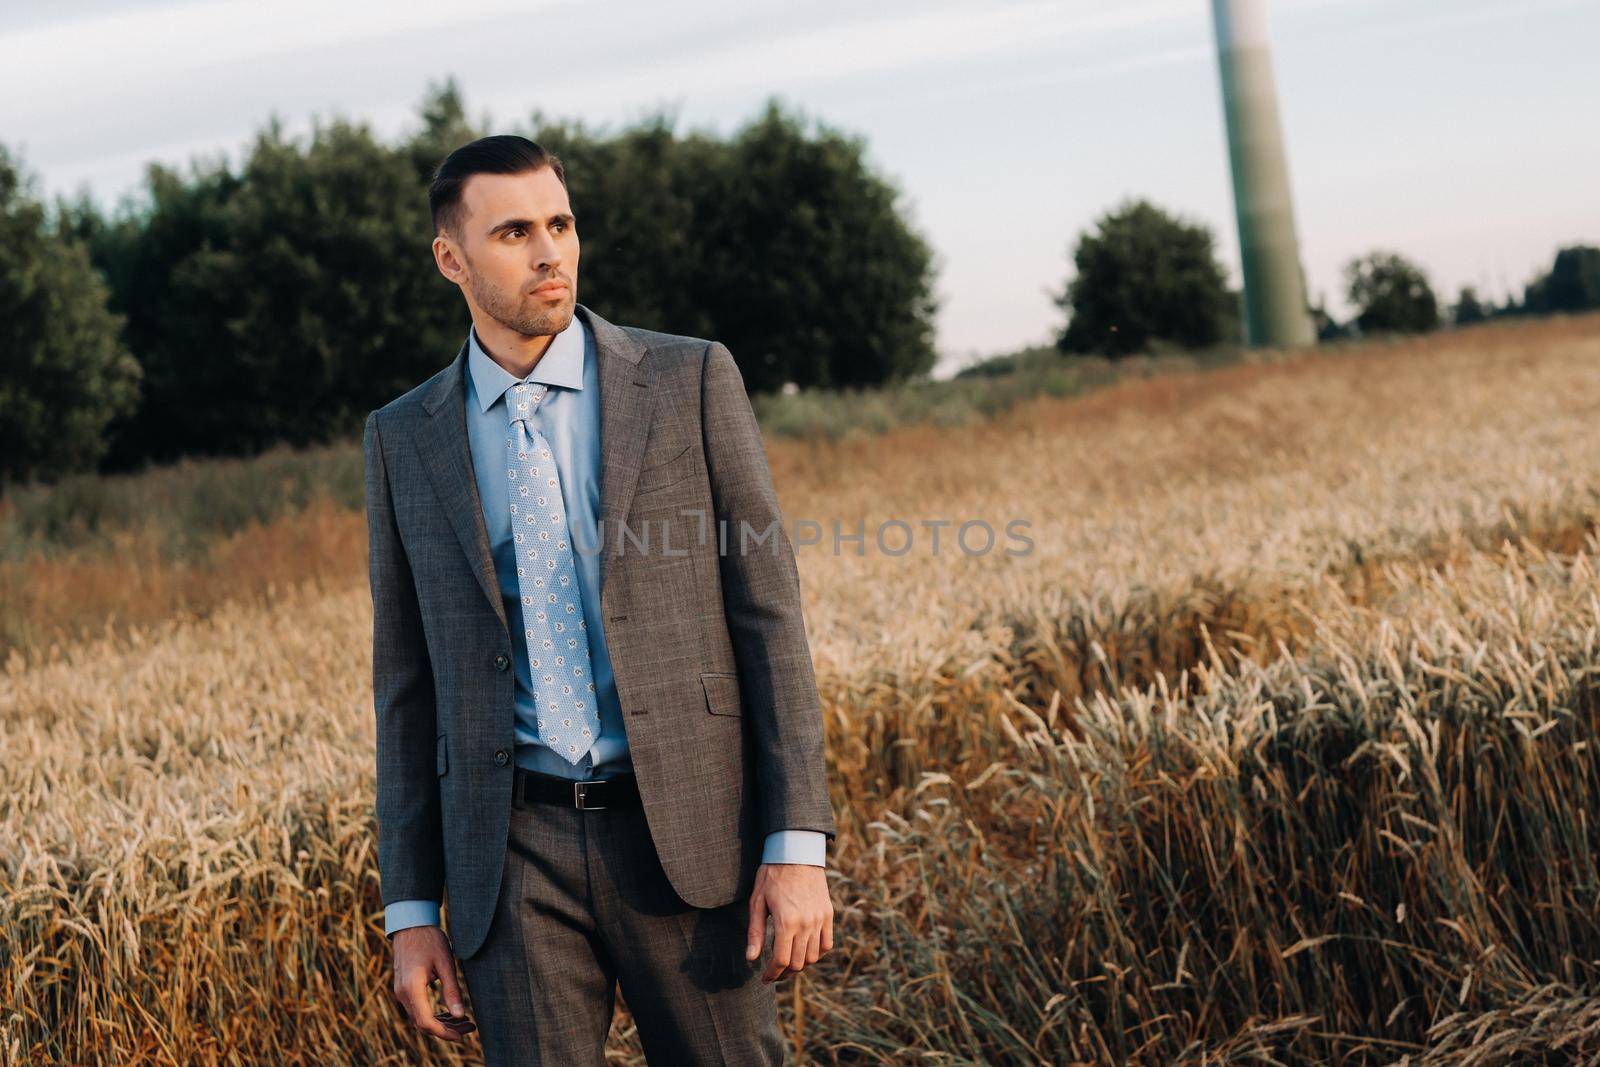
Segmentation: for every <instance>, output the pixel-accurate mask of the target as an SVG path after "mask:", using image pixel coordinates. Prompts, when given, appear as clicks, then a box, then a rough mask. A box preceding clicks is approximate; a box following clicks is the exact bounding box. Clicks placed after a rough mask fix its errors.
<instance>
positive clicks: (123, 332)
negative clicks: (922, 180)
mask: <svg viewBox="0 0 1600 1067" xmlns="http://www.w3.org/2000/svg"><path fill="white" fill-rule="evenodd" d="M419 117H420V120H421V121H420V123H419V128H418V129H416V131H415V132H414V133H411V134H410V135H408V136H406V137H405V138H404V139H402V140H401V141H400V142H399V143H397V144H389V143H384V142H382V141H380V140H379V139H378V138H376V137H375V136H374V135H373V134H372V132H371V131H370V129H369V128H368V127H367V125H366V124H365V123H356V122H349V121H346V120H343V119H339V120H335V121H332V122H329V123H324V122H322V121H321V120H317V121H316V122H315V123H314V128H313V131H312V133H311V134H310V137H309V141H308V142H307V143H300V141H298V140H296V139H291V138H288V137H286V136H285V134H284V131H283V128H282V123H281V122H280V121H279V120H278V119H277V118H274V119H273V120H272V121H271V122H270V123H269V124H268V125H267V127H266V128H265V129H263V130H261V131H260V132H259V133H258V134H257V136H256V137H255V139H254V143H253V146H252V148H251V149H250V151H249V152H248V153H247V155H246V158H245V159H244V160H243V162H242V164H241V165H240V167H239V168H238V169H237V170H235V169H232V168H230V167H229V166H228V165H227V164H226V162H223V161H207V160H195V161H191V163H190V165H189V173H187V174H181V173H179V172H177V171H175V170H173V169H170V168H168V167H165V166H162V165H159V164H152V165H150V166H149V167H148V169H147V173H146V183H145V186H146V187H145V189H144V190H143V195H142V196H141V197H137V198H125V199H124V201H123V202H122V203H121V204H120V205H118V207H117V208H116V210H115V211H114V212H113V213H111V214H107V213H105V212H102V211H101V209H100V208H99V207H98V206H97V205H96V204H95V203H94V202H93V201H92V199H91V198H90V197H89V196H88V195H87V193H83V194H80V196H79V197H77V198H76V199H73V200H65V199H58V200H57V202H56V204H55V206H54V209H53V210H47V209H46V208H45V207H44V205H42V204H41V203H40V201H39V199H38V197H36V196H35V195H34V194H33V191H32V188H31V184H32V183H31V180H30V179H29V178H28V177H27V176H25V175H24V174H23V173H22V170H21V166H20V163H19V161H18V160H17V159H16V158H15V157H14V156H13V155H12V154H11V153H9V152H7V151H6V150H5V148H4V147H3V146H0V238H3V240H4V248H5V257H4V261H3V262H0V351H3V352H4V354H5V355H4V365H3V368H0V488H3V486H4V484H5V482H7V481H12V482H15V481H22V480H32V479H38V480H53V479H54V478H55V477H56V476H59V475H60V474H63V473H67V472H70V471H82V470H86V469H87V470H93V469H98V470H101V471H110V470H124V469H129V468H133V467H137V466H140V465H142V464H144V463H146V462H149V461H163V460H169V459H172V458H175V457H177V456H180V455H241V454H252V453H255V452H258V451H260V450H261V449H263V448H264V447H266V446H268V445H271V444H274V443H277V442H287V443H290V444H293V445H303V444H309V443H314V442H320V441H328V440H332V439H335V438H337V437H341V436H346V435H349V434H351V433H353V432H355V431H356V430H359V427H360V422H361V419H362V418H363V417H364V416H365V414H366V412H367V411H369V410H371V409H372V408H374V407H377V406H379V405H381V404H383V403H386V402H387V401H388V400H390V399H392V398H393V397H394V396H396V395H398V394H399V393H401V392H404V391H405V390H406V389H408V388H410V387H411V386H413V385H415V384H417V383H418V382H420V381H422V380H423V379H424V378H426V377H428V376H429V375H431V374H432V373H433V372H434V371H436V370H438V369H439V367H441V366H443V365H444V363H445V362H447V361H448V360H449V359H450V358H451V357H453V356H454V354H455V352H456V350H457V348H458V347H459V345H460V343H461V341H462V339H463V338H464V336H465V333H466V328H467V318H466V310H465V305H464V304H463V303H462V301H461V297H460V294H459V293H458V292H457V291H456V289H455V288H454V286H452V285H450V284H449V283H448V282H447V281H446V280H445V279H444V278H442V277H441V276H440V275H439V273H438V271H437V269H436V268H435V266H434V263H433V257H432V254H431V252H430V251H429V244H430V243H431V241H432V239H433V231H432V228H431V224H430V220H429V218H428V207H427V185H428V182H429V180H430V179H431V177H432V172H433V169H434V167H435V166H437V164H438V163H439V161H440V160H441V159H442V158H443V157H444V156H445V155H446V154H448V153H449V152H450V151H451V150H452V149H454V148H455V147H457V146H459V145H461V144H464V143H466V142H468V141H471V140H473V139H475V138H477V137H480V136H482V135H483V134H484V133H486V132H488V123H487V119H485V120H483V121H480V122H478V123H474V122H471V121H469V120H468V118H467V115H466V112H465V109H464V107H463V104H462V100H461V97H460V94H459V91H458V90H457V87H456V85H455V83H454V81H453V80H451V81H448V82H446V83H445V84H444V85H443V86H439V87H430V88H429V90H428V92H427V94H426V97H425V99H424V102H423V104H422V106H421V107H420V109H419ZM673 125H674V122H673V120H672V119H671V118H669V117H667V116H666V115H664V114H657V115H656V116H654V117H651V118H647V119H645V120H643V121H641V122H639V123H637V124H635V125H634V126H632V127H629V128H626V129H623V130H621V131H618V132H615V133H606V132H600V131H594V130H590V129H587V128H585V127H584V126H583V125H582V124H581V123H568V122H556V121H551V120H547V119H546V118H545V117H544V116H543V115H541V114H540V113H539V112H537V111H536V112H534V113H533V116H532V119H531V121H530V123H529V124H528V125H527V126H525V127H522V128H520V129H517V128H514V131H515V132H520V133H523V134H524V135H525V136H528V137H531V138H533V139H534V140H536V141H538V142H539V143H540V144H542V145H544V146H545V147H546V148H549V149H551V150H552V151H554V152H555V153H556V154H557V155H559V156H560V157H561V158H562V160H563V162H564V163H565V164H566V169H567V177H568V182H569V186H570V190H571V197H572V202H573V210H574V213H575V214H576V215H577V218H578V223H577V225H578V231H579V234H580V236H581V238H582V240H583V263H582V266H581V272H580V286H581V289H582V292H580V294H579V296H580V299H582V300H583V301H584V302H585V303H587V304H590V305H592V306H594V307H596V308H597V309H598V310H601V311H602V313H603V314H605V315H606V316H607V317H608V318H613V319H614V320H615V321H619V322H626V323H630V324H636V325H641V326H648V327H652V328H656V329H662V330H667V331H670V332H674V333H687V334H695V335H698V336H704V337H715V338H717V339H719V340H722V341H724V342H725V343H727V344H728V346H729V348H730V350H731V351H733V352H734V354H735V356H736V357H737V358H738V359H739V361H740V369H741V371H742V372H743V374H744V376H745V381H746V383H747V385H748V387H749V388H750V389H751V391H753V392H759V391H765V390H770V389H774V388H777V387H779V386H781V385H783V384H784V383H785V382H790V381H792V382H795V383H797V384H798V385H800V386H802V387H811V386H817V387H838V386H866V385H881V384H889V383H893V382H896V381H900V380H904V379H906V378H910V377H915V376H921V375H925V374H926V372H927V371H928V370H929V369H930V368H931V367H932V366H933V364H934V362H935V358H936V353H935V351H934V346H933V336H934V327H933V317H934V313H935V310H936V303H935V299H934V297H933V295H932V289H933V272H934V265H933V256H932V251H931V249H930V248H929V246H928V244H927V242H926V241H925V239H924V238H923V237H922V236H920V235H919V234H918V233H916V232H915V231H914V230H913V228H912V227H911V226H910V225H909V224H908V222H907V221H906V219H905V218H903V217H902V214H901V212H900V210H899V207H898V200H899V195H900V194H899V191H898V190H897V189H896V188H895V187H894V186H893V185H892V184H891V183H890V182H889V181H888V180H886V179H885V178H883V177H881V176H879V175H877V174H875V173H873V172H872V170H871V169H870V168H869V167H868V166H867V165H866V163H865V161H864V152H865V148H864V144H863V142H862V141H861V139H860V138H858V137H852V136H847V135H844V134H842V133H839V132H837V131H834V130H831V129H829V128H827V127H825V126H822V125H820V124H818V125H817V126H816V128H815V129H814V130H813V129H811V128H809V127H810V124H809V123H808V122H807V121H806V120H804V119H803V118H802V117H800V116H799V115H797V114H790V113H786V112H785V110H784V109H783V108H782V107H780V105H779V104H778V102H777V101H776V100H769V101H768V103H767V105H766V107H765V109H764V110H763V112H762V113H761V114H760V115H759V116H758V117H756V118H755V119H754V120H752V121H750V122H749V123H747V124H746V125H745V126H744V127H743V128H741V129H740V130H738V131H737V132H736V133H735V134H733V135H732V136H731V137H729V138H726V139H722V138H716V137H713V136H710V135H707V134H702V133H698V132H697V133H691V134H688V135H681V136H680V135H678V134H676V133H675V132H674V131H673V128H672V127H673Z"/></svg>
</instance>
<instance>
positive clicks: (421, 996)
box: [403, 969, 462, 1041]
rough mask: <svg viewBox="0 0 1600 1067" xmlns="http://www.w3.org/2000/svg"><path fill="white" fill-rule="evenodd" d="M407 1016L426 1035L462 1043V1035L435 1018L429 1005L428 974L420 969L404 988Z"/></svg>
mask: <svg viewBox="0 0 1600 1067" xmlns="http://www.w3.org/2000/svg"><path fill="white" fill-rule="evenodd" d="M403 993H404V1001H405V1006H406V1014H407V1015H409V1016H411V1025H413V1026H415V1027H416V1028H417V1029H418V1030H421V1031H422V1032H423V1033H425V1034H430V1035H432V1036H434V1037H437V1038H441V1039H443V1040H445V1041H460V1040H462V1038H461V1035H460V1034H458V1033H456V1032H455V1031H454V1030H452V1029H450V1028H449V1027H447V1026H445V1025H444V1024H443V1023H441V1022H440V1021H439V1020H437V1019H435V1018H434V1017H433V1008H432V1007H431V1006H430V1005H429V1003H428V1001H429V999H430V998H429V996H428V972H427V971H426V970H422V969H418V970H416V971H414V972H412V975H411V977H410V978H409V979H407V980H406V983H405V986H404V987H403Z"/></svg>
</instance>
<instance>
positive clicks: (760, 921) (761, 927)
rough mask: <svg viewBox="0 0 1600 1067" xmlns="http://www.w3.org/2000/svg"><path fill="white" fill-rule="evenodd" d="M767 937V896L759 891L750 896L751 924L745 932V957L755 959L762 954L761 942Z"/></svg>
mask: <svg viewBox="0 0 1600 1067" xmlns="http://www.w3.org/2000/svg"><path fill="white" fill-rule="evenodd" d="M766 939H767V898H766V896H765V895H764V894H762V893H757V894H755V895H754V896H752V897H751V898H750V924H749V927H748V929H746V930H745V933H744V958H745V959H746V960H750V961H754V960H755V959H756V957H758V956H760V955H761V943H762V942H763V941H765V940H766Z"/></svg>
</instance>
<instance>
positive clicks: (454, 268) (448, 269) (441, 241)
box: [433, 232, 466, 285]
mask: <svg viewBox="0 0 1600 1067" xmlns="http://www.w3.org/2000/svg"><path fill="white" fill-rule="evenodd" d="M433 263H434V266H436V267H438V268H439V273H440V274H443V275H444V276H445V277H446V278H448V279H449V280H450V281H452V282H454V283H456V284H457V285H460V284H461V283H462V282H464V281H465V280H466V271H465V270H464V269H463V266H462V263H461V257H460V256H458V255H457V254H456V247H455V242H454V241H452V240H451V239H450V238H448V237H446V236H445V235H444V233H443V232H440V233H439V234H437V235H435V236H434V238H433Z"/></svg>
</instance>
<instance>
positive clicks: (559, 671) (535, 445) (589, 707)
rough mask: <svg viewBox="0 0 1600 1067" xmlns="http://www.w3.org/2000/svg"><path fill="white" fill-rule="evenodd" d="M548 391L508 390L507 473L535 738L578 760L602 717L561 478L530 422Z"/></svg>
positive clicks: (532, 386) (537, 387) (533, 387)
mask: <svg viewBox="0 0 1600 1067" xmlns="http://www.w3.org/2000/svg"><path fill="white" fill-rule="evenodd" d="M548 392H549V387H548V386H547V385H545V384H544V383H542V382H531V383H530V382H520V383H518V384H517V385H514V386H512V387H511V391H510V392H509V393H508V394H507V399H506V407H507V409H508V410H509V412H510V416H511V421H510V424H509V426H508V427H507V433H506V461H507V462H506V474H507V476H509V477H510V479H511V531H512V534H513V535H514V540H515V542H516V545H517V588H518V589H519V590H520V591H521V593H522V625H523V634H524V635H525V636H526V637H527V639H528V670H529V674H530V675H531V676H532V681H533V695H534V711H535V714H536V717H537V719H538V724H539V740H541V741H543V742H544V743H545V744H547V745H549V746H550V747H551V748H553V749H554V750H555V751H556V753H557V754H558V755H560V756H561V757H562V758H563V759H565V760H566V761H567V762H568V763H572V764H576V763H577V762H578V761H579V760H581V759H583V757H584V756H586V755H587V754H588V752H589V749H590V748H591V747H593V745H594V742H595V738H597V737H599V736H600V716H599V714H598V712H597V709H596V707H595V696H594V675H593V674H591V673H590V670H589V636H588V629H589V627H588V624H587V623H585V622H584V620H583V594H582V592H581V591H580V590H579V589H578V574H577V568H576V567H575V566H574V565H573V561H572V546H571V544H570V543H569V538H570V537H571V532H570V530H569V528H568V526H567V508H566V505H565V503H564V502H563V501H562V497H561V481H560V476H559V474H558V473H557V471H556V461H555V459H554V457H553V456H552V454H551V451H550V442H549V441H547V440H546V439H545V436H544V434H542V433H540V432H539V431H538V429H537V428H536V427H535V426H534V425H533V413H534V411H535V410H536V409H537V408H538V406H539V401H541V400H543V399H544V398H545V395H546V394H547V393H548Z"/></svg>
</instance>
